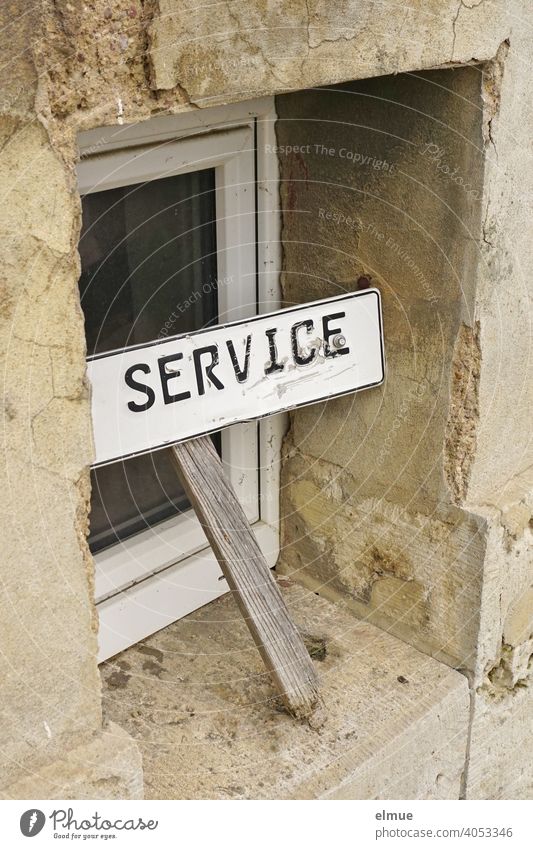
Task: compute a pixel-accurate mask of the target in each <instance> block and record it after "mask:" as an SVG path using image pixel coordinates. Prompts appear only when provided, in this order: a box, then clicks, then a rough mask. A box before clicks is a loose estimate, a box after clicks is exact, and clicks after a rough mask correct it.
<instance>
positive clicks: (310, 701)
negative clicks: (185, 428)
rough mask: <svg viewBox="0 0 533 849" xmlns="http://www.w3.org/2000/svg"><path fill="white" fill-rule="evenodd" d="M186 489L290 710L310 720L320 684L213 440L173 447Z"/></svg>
mask: <svg viewBox="0 0 533 849" xmlns="http://www.w3.org/2000/svg"><path fill="white" fill-rule="evenodd" d="M172 454H173V458H174V461H175V463H176V466H177V469H178V473H179V475H180V478H181V481H182V484H183V487H184V489H185V492H186V493H187V496H188V498H189V501H190V502H191V504H192V506H193V507H194V510H195V511H196V515H197V516H198V518H199V520H200V522H201V524H202V526H203V529H204V532H205V534H206V536H207V539H208V540H209V543H210V545H211V548H212V549H213V551H214V553H215V556H216V558H217V560H218V562H219V564H220V568H221V569H222V572H223V574H224V577H225V578H226V580H227V582H228V584H229V587H230V589H231V590H232V591H233V592H234V593H235V598H236V600H237V603H238V605H239V607H240V610H241V612H242V614H243V616H244V619H245V621H246V624H247V625H248V628H249V629H250V631H251V633H252V636H253V638H254V640H255V643H256V645H257V648H258V649H259V651H260V653H261V656H262V658H263V661H264V663H265V665H266V666H267V668H268V669H269V671H270V673H271V675H272V679H273V682H274V686H275V688H276V691H277V693H278V694H279V696H280V697H281V699H282V700H283V702H284V705H285V707H286V708H287V710H288V711H289V712H290V713H291V714H293V715H294V716H296V717H298V718H305V717H308V716H310V715H311V713H312V712H313V710H314V708H315V706H316V705H317V702H318V680H317V676H316V673H315V670H314V667H313V664H312V662H311V658H310V657H309V654H308V652H307V649H306V648H305V646H304V643H303V640H302V638H301V636H300V634H299V632H298V630H297V628H296V626H295V625H294V623H293V621H292V619H291V618H290V615H289V611H288V610H287V606H286V604H285V602H284V600H283V598H282V595H281V593H280V591H279V588H278V585H277V584H276V582H275V580H274V577H273V575H272V573H271V571H270V569H269V568H268V565H267V563H266V561H265V558H264V557H263V554H262V552H261V549H260V548H259V545H258V543H257V540H256V538H255V536H254V533H253V531H252V529H251V527H250V525H249V523H248V520H247V518H246V516H245V513H244V511H243V509H242V507H241V505H240V503H239V501H238V499H237V496H236V494H235V491H234V490H233V487H232V486H231V484H230V482H229V481H228V479H227V477H226V475H225V474H224V469H223V467H222V463H221V461H220V458H219V456H218V454H217V452H216V450H215V448H214V447H213V443H212V442H211V439H210V438H209V437H207V436H202V437H200V438H198V439H193V440H189V441H188V442H182V443H180V444H178V445H174V446H173V448H172Z"/></svg>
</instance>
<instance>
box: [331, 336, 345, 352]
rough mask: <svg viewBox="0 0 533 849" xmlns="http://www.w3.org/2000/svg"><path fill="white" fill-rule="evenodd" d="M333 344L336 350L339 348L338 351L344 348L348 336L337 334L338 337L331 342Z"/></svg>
mask: <svg viewBox="0 0 533 849" xmlns="http://www.w3.org/2000/svg"><path fill="white" fill-rule="evenodd" d="M331 344H332V345H333V347H334V348H337V350H338V349H339V348H344V346H345V345H346V336H343V335H342V333H337V335H336V336H334V337H333V339H332V340H331Z"/></svg>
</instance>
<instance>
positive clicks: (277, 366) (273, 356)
mask: <svg viewBox="0 0 533 849" xmlns="http://www.w3.org/2000/svg"><path fill="white" fill-rule="evenodd" d="M277 332H278V329H277V327H272V328H271V329H270V330H265V333H266V335H267V338H268V352H269V354H270V363H269V364H268V365H267V366H266V367H265V374H273V373H274V372H275V371H283V369H284V368H285V366H284V365H283V364H282V363H278V361H277V359H278V349H277V348H276V341H275V338H274V337H275V335H276V333H277Z"/></svg>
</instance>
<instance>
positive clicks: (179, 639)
mask: <svg viewBox="0 0 533 849" xmlns="http://www.w3.org/2000/svg"><path fill="white" fill-rule="evenodd" d="M281 584H282V587H283V592H284V595H285V598H286V600H287V603H288V605H289V608H290V610H291V612H292V615H293V616H294V619H295V621H296V622H297V624H298V625H299V627H301V629H302V631H304V632H307V634H310V635H312V639H311V641H310V644H311V645H312V646H313V649H312V651H314V652H315V657H316V658H317V660H316V666H317V670H318V672H319V675H320V679H321V692H322V695H323V700H324V716H325V723H324V725H322V727H321V728H310V727H309V726H308V725H304V724H300V723H297V722H296V721H295V720H293V719H291V718H290V717H289V716H287V715H286V714H283V713H280V712H278V711H276V710H275V705H274V704H273V702H272V690H271V687H270V682H269V678H268V675H267V674H266V672H265V670H264V667H263V666H262V664H261V661H260V659H259V656H258V654H257V652H256V649H255V647H254V646H253V643H252V641H251V639H250V636H249V634H248V632H247V629H246V626H245V624H244V622H243V621H242V618H241V616H240V614H239V613H238V610H237V608H236V606H235V604H234V601H233V599H232V598H231V596H230V595H228V596H226V597H225V598H221V599H219V600H217V601H215V602H214V603H212V604H209V605H207V606H206V607H204V608H202V610H197V611H196V612H195V613H193V614H192V615H190V616H187V617H186V618H184V619H182V620H180V621H179V622H176V623H174V624H173V625H171V626H170V627H168V628H165V630H163V631H160V632H159V633H158V634H155V635H153V636H152V637H150V638H148V639H146V640H145V641H144V642H142V643H140V644H138V645H136V646H132V647H131V648H130V649H128V650H127V651H126V652H123V653H122V654H121V655H119V656H118V657H116V658H114V659H113V660H112V661H109V662H108V663H106V664H104V665H103V667H102V674H103V681H104V704H105V708H106V712H107V715H108V716H109V718H110V719H112V720H113V721H115V722H117V723H118V724H120V725H121V726H122V727H123V728H125V729H127V730H128V731H129V733H130V734H131V735H132V736H133V737H134V738H135V739H136V740H137V742H138V743H139V745H140V748H141V750H142V752H143V765H144V774H145V788H146V796H147V798H159V799H191V798H192V799H196V798H208V799H219V798H220V799H225V798H247V799H256V798H274V799H290V798H293V799H294V798H297V799H309V798H339V799H342V798H352V799H353V798H355V799H372V798H377V799H397V798H402V799H457V798H459V793H460V780H461V773H462V770H463V767H464V762H465V751H466V740H467V728H468V715H469V696H468V683H467V680H466V678H464V677H463V676H462V675H460V674H459V673H458V672H456V671H454V670H452V669H450V668H449V667H446V666H444V665H443V664H441V663H439V662H438V661H435V660H434V659H432V658H430V657H428V656H426V655H423V654H421V653H420V652H418V651H416V650H415V649H413V648H412V647H410V646H408V645H407V644H405V643H402V642H400V641H399V640H397V639H396V638H395V637H392V636H391V635H390V634H387V633H385V632H384V631H381V630H379V629H378V628H376V627H374V626H371V625H368V624H367V623H365V622H362V621H358V620H356V619H354V618H353V617H352V616H351V615H350V614H348V613H346V612H344V611H343V610H342V609H341V608H340V607H338V606H336V605H333V604H331V603H330V602H328V601H326V600H324V599H322V598H319V597H318V596H316V595H314V594H313V593H310V592H309V591H308V590H305V589H304V588H302V587H299V586H298V585H296V584H290V583H289V582H287V581H286V580H284V579H283V580H282V581H281ZM319 658H322V659H319ZM132 705H134V706H135V710H134V711H132V709H131V707H132Z"/></svg>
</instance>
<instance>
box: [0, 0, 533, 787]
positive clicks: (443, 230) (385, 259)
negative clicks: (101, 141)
mask: <svg viewBox="0 0 533 849" xmlns="http://www.w3.org/2000/svg"><path fill="white" fill-rule="evenodd" d="M526 9H527V6H526V4H525V3H522V2H514V3H511V4H508V3H505V2H503V0H501V2H499V0H492V2H491V0H482V1H481V2H477V3H475V2H470V0H462V2H460V3H458V2H456V0H455V2H451V0H450V1H449V0H445V2H441V0H439V2H437V0H435V2H430V3H427V2H425V3H422V2H421V0H420V2H417V3H415V4H411V6H410V7H409V8H405V7H394V8H391V7H390V5H389V6H385V4H382V5H381V6H379V4H378V5H376V4H375V3H370V2H368V3H366V2H363V3H361V2H357V3H356V2H354V0H345V2H343V3H341V4H340V5H339V4H335V6H332V5H331V4H327V3H325V2H323V0H320V2H315V0H307V2H291V3H288V2H283V0H279V2H269V3H263V2H252V3H247V4H244V3H242V2H240V0H239V2H237V0H233V2H231V3H223V4H220V5H219V6H217V14H216V15H213V14H212V11H211V9H210V7H208V6H206V5H205V4H200V3H194V4H190V3H189V4H184V3H183V2H181V0H144V2H141V0H116V2H113V3H110V2H105V0H87V2H84V3H83V2H81V0H69V2H66V0H55V2H53V0H42V2H41V3H39V4H37V5H34V6H32V7H31V10H28V8H27V6H26V4H23V3H22V2H21V0H10V2H8V3H5V4H4V5H3V6H2V8H1V9H0V23H1V24H2V28H3V29H2V31H3V33H4V42H3V46H4V69H3V71H2V72H0V73H1V83H2V86H1V95H0V174H1V175H2V186H3V191H4V203H3V204H2V206H1V207H0V231H1V233H2V245H3V252H2V253H3V256H2V271H1V299H0V322H1V324H0V338H1V340H2V341H1V346H0V356H1V357H2V366H3V368H2V379H3V404H4V428H3V450H4V458H5V460H4V463H3V467H2V486H1V487H0V498H1V499H2V512H1V516H2V537H3V539H5V540H7V543H6V544H5V548H4V551H3V558H2V575H3V590H2V595H1V600H0V615H1V617H2V622H3V625H4V633H5V637H4V644H3V656H2V664H3V669H2V678H3V715H2V721H1V729H2V739H3V740H4V744H3V747H2V754H1V756H0V758H1V763H2V781H1V783H2V786H3V787H5V788H6V789H5V795H9V785H11V786H12V787H17V786H18V787H19V788H20V787H22V786H24V787H25V788H26V789H25V791H24V792H25V793H27V794H28V795H29V796H31V795H32V793H33V795H34V796H35V797H38V796H39V788H44V787H46V788H53V786H54V783H53V780H52V781H51V783H50V778H51V776H52V777H53V775H54V774H56V775H57V776H58V777H59V776H60V775H64V774H68V775H71V774H74V773H73V772H72V763H77V762H78V761H77V758H78V757H79V759H80V762H81V761H82V760H83V758H84V757H85V756H86V755H85V754H83V753H87V752H91V751H94V752H96V751H98V752H100V755H99V757H100V756H101V753H102V751H107V752H109V757H110V767H109V771H108V773H105V767H104V768H103V769H104V773H105V774H109V775H112V776H114V778H113V781H114V782H115V789H113V788H112V787H111V783H112V782H111V783H109V784H108V786H107V787H106V789H102V790H101V791H99V792H101V793H102V795H106V794H110V795H113V793H117V792H119V791H118V790H117V788H118V787H120V788H122V789H121V791H120V792H122V793H124V794H126V795H127V794H129V795H132V796H134V795H139V793H140V792H141V791H140V789H139V788H140V779H139V775H140V773H139V770H140V767H139V760H138V753H137V750H136V747H135V745H134V744H133V743H132V742H131V741H128V738H127V737H125V735H121V734H120V732H117V733H116V734H115V733H112V734H110V735H109V734H108V733H107V732H106V731H105V729H104V728H103V725H102V718H101V710H100V689H99V677H98V670H97V665H96V616H95V611H94V605H93V590H92V583H93V565H92V561H91V558H90V556H89V553H88V549H87V545H86V542H85V534H86V530H87V511H88V499H89V490H88V486H89V477H88V466H89V463H90V461H91V458H92V444H91V425H90V414H89V401H88V390H87V385H86V380H85V342H84V332H83V322H82V316H81V311H80V306H79V298H78V288H77V279H78V274H79V260H78V255H77V250H76V245H77V240H78V235H79V226H80V203H79V197H78V195H77V191H76V185H75V164H76V160H77V156H78V152H77V147H76V135H77V133H78V132H79V131H80V130H84V129H90V128H98V127H100V126H104V125H115V126H120V125H122V124H127V123H129V122H130V123H133V122H137V121H142V120H146V119H148V118H149V117H151V116H154V115H159V114H169V113H172V112H180V111H185V110H190V109H197V108H205V107H207V106H210V105H214V104H221V103H230V102H232V101H236V100H245V99H247V98H249V97H253V96H257V95H259V94H263V93H265V94H275V93H281V92H290V91H297V90H300V89H309V88H311V87H313V86H323V85H326V84H335V85H336V86H337V84H338V83H342V82H343V81H345V80H350V79H352V80H353V79H361V78H368V77H381V78H382V79H380V80H377V81H376V80H372V81H368V82H361V83H358V84H351V85H350V86H342V92H339V93H337V94H336V95H332V94H331V93H328V94H323V93H316V92H315V93H310V94H306V95H305V96H304V95H302V96H301V98H300V96H299V95H298V98H299V99H298V100H296V99H295V98H296V95H294V96H292V95H287V97H286V98H284V97H281V98H279V107H280V113H281V116H282V118H283V120H282V121H281V122H280V125H279V131H280V140H282V139H283V138H285V140H286V141H287V142H302V143H303V141H306V143H307V138H308V137H309V140H310V141H312V143H313V144H314V143H315V142H316V143H320V144H322V143H323V141H324V140H325V141H326V143H329V146H330V147H334V148H336V149H337V154H338V155H336V156H335V155H329V154H328V153H323V152H322V153H321V154H316V153H314V154H313V155H311V154H309V155H308V154H301V153H300V154H299V155H291V156H288V157H285V158H284V159H283V158H282V173H283V177H284V184H283V193H282V203H283V207H284V240H285V271H284V291H285V297H286V299H287V300H288V301H304V300H309V299H310V298H312V297H322V296H326V295H333V294H336V293H337V292H339V291H345V290H347V289H348V290H350V289H353V288H363V287H365V286H366V285H368V284H369V283H371V282H376V283H378V285H380V287H382V291H383V295H384V303H385V310H386V315H385V325H386V334H387V336H386V339H387V351H388V357H389V377H388V382H387V386H386V391H383V392H382V391H381V390H378V391H376V392H374V393H368V394H367V395H366V396H364V395H361V396H358V397H357V398H356V400H355V402H354V400H353V399H352V400H350V399H347V400H346V399H345V400H339V401H337V402H335V404H334V405H333V404H332V405H327V406H326V407H321V408H320V409H315V410H308V411H302V412H301V413H299V414H298V415H297V416H296V417H295V418H294V420H293V428H292V433H291V438H290V440H289V442H288V444H287V448H286V458H285V463H284V487H285V488H284V492H283V503H284V509H285V511H286V513H287V517H286V520H285V526H284V534H285V536H284V539H285V540H286V541H287V538H288V537H289V540H288V541H289V542H290V546H288V547H287V548H286V550H285V557H284V564H285V566H287V567H290V568H291V569H295V570H296V571H298V573H299V574H300V576H304V574H305V577H306V579H308V580H309V581H311V582H313V581H315V582H316V583H317V584H319V585H320V587H321V591H323V589H324V587H325V588H326V589H327V591H328V592H331V593H332V594H333V595H335V597H336V599H337V600H338V601H339V602H340V603H343V604H346V605H348V606H350V607H351V609H353V610H355V611H356V612H357V613H358V615H361V616H367V615H368V616H369V617H370V618H371V619H372V621H373V622H374V623H375V624H379V625H380V626H381V627H386V628H392V630H393V631H394V629H396V633H397V635H398V636H399V637H400V638H401V639H403V640H405V641H407V642H410V643H412V644H413V645H415V646H416V647H418V648H421V649H422V650H423V651H426V652H428V653H430V654H433V655H435V656H436V657H438V658H439V659H441V660H443V661H444V662H446V663H450V664H452V665H457V666H460V667H461V668H464V669H465V670H466V671H468V673H469V675H470V680H471V682H472V687H473V690H472V692H473V699H474V702H473V717H474V723H473V726H472V730H471V742H470V756H469V762H470V765H469V776H470V778H469V781H470V785H469V786H468V783H467V791H466V792H467V794H468V793H469V794H470V795H472V796H475V795H476V794H477V795H482V794H483V793H486V794H488V795H494V796H498V794H499V795H505V793H506V792H511V791H510V790H509V788H514V791H515V792H516V793H519V792H520V793H523V792H525V791H524V789H523V788H524V787H526V784H527V781H528V780H529V779H528V776H527V774H526V768H525V766H524V765H523V763H522V762H521V761H520V759H519V758H518V759H517V758H516V757H515V756H514V755H513V754H512V753H510V749H509V747H506V742H505V741H506V735H507V730H509V729H510V730H511V732H512V737H513V740H514V741H515V742H516V745H517V746H518V745H519V744H520V745H521V746H522V750H523V751H524V753H525V752H526V748H525V747H524V746H523V739H524V736H525V730H524V729H525V727H526V721H527V707H526V705H527V700H528V699H529V698H530V694H531V688H530V687H529V685H528V686H527V687H526V686H523V685H522V683H520V682H524V681H526V682H528V681H529V677H528V676H529V671H530V670H529V659H528V645H529V639H530V632H529V631H528V626H527V625H524V626H522V624H521V623H522V622H523V621H525V620H527V616H528V613H527V611H528V610H529V604H530V596H529V595H528V587H529V586H530V585H531V554H530V540H531V530H530V525H529V522H530V517H531V499H530V495H529V493H530V492H531V478H530V475H529V473H528V469H529V468H530V467H531V465H532V460H531V457H530V456H529V454H528V445H527V441H526V434H527V433H528V429H529V428H528V415H529V413H528V405H529V402H530V400H531V399H530V396H528V395H527V392H526V387H527V386H528V379H527V374H526V366H527V364H528V363H529V359H530V356H529V347H528V346H529V336H528V333H526V332H525V328H526V327H528V324H527V319H526V316H527V310H528V307H529V298H530V293H529V292H528V289H527V283H528V280H529V279H530V276H531V275H530V274H529V269H530V268H531V259H532V257H531V250H532V249H531V244H532V240H531V238H530V233H529V232H528V230H527V227H525V226H524V220H525V208H524V202H523V199H524V197H526V198H529V201H528V202H529V203H530V199H531V196H532V194H533V186H532V184H531V181H532V180H533V176H532V174H533V172H532V170H531V168H528V165H527V163H528V161H529V160H528V157H529V156H530V148H529V144H530V142H529V138H530V135H531V132H530V131H531V124H532V120H531V112H530V109H531V107H530V105H529V100H528V89H527V86H526V85H525V83H524V82H523V78H524V73H523V69H524V62H525V63H526V65H527V62H528V61H530V48H529V45H528V43H527V38H526V36H527V27H528V26H529V25H530V21H529V22H528V20H527V19H526ZM489 60H492V61H490V62H489ZM480 61H484V62H485V64H484V65H483V70H482V72H481V70H480V67H481V66H480V65H479V64H478V63H479V62H480ZM461 64H469V65H474V67H471V68H467V69H458V70H457V71H455V70H451V68H454V67H455V66H458V65H461ZM437 66H441V67H442V68H443V69H444V68H445V69H447V70H441V71H437V72H435V71H433V72H431V73H426V74H417V75H414V76H413V75H411V74H409V75H405V76H402V77H396V78H394V77H387V76H386V75H390V74H398V73H399V72H413V71H420V70H424V69H429V68H435V67H437ZM338 87H339V88H340V86H338ZM291 98H292V99H291ZM289 104H290V107H291V109H292V110H293V114H295V110H296V111H297V110H298V108H300V105H304V106H305V105H306V104H307V107H308V108H309V109H313V108H316V109H317V110H318V112H319V113H320V115H321V117H324V115H325V114H327V113H328V110H329V112H330V113H331V114H332V115H333V116H334V117H335V116H336V118H339V119H340V120H341V121H342V122H343V127H342V128H340V129H339V127H337V128H336V129H332V126H333V125H328V128H327V129H324V126H322V128H320V127H319V126H318V125H317V124H313V125H312V126H311V125H310V124H309V123H308V124H307V125H306V124H305V122H304V123H303V124H302V123H301V122H296V123H295V122H292V123H291V121H290V114H289V111H288V106H289ZM421 105H422V106H423V108H422V109H420V106H421ZM307 107H306V108H307ZM347 114H352V115H353V118H352V120H351V123H350V122H347V120H346V116H347ZM304 117H305V109H304ZM441 120H443V121H444V122H445V124H447V125H448V127H449V128H451V129H448V130H446V128H444V127H442V126H440V125H439V121H441ZM380 122H381V124H380ZM363 125H365V126H366V127H367V129H365V127H364V126H363ZM302 127H303V128H304V129H303V130H302ZM380 127H381V129H385V130H386V132H385V133H380V132H378V130H379V128H380ZM455 129H456V130H457V131H456V132H455V131H454V130H455ZM395 134H396V135H395ZM328 139H329V142H328ZM432 145H433V146H435V145H436V146H437V147H438V148H439V150H442V149H444V151H445V153H444V155H441V154H440V153H439V151H438V150H437V151H436V150H435V149H434V147H432ZM340 147H345V148H346V149H349V150H352V151H355V152H358V153H360V154H361V156H362V157H363V158H364V157H366V160H365V161H363V159H361V160H357V161H355V160H354V161H353V162H351V163H349V162H348V161H347V160H344V161H342V162H341V158H340V154H339V150H340ZM371 159H373V160H374V164H372V165H370V164H369V163H370V160H371ZM375 162H381V164H380V165H379V166H376V165H375ZM384 162H386V163H387V167H386V166H385V164H383V163H384ZM444 165H449V166H450V168H449V170H448V172H445V171H444V167H443V166H444ZM456 167H457V169H458V170H457V171H456V172H455V178H452V177H450V172H452V171H453V169H454V168H456ZM400 171H401V172H402V173H400ZM457 177H461V179H462V182H461V183H459V181H458V179H456V178H457ZM340 183H342V185H340ZM432 193H433V196H432ZM436 199H437V200H436ZM387 203H388V204H389V205H388V208H386V206H387ZM319 209H324V210H325V212H324V217H322V216H321V215H320V213H319ZM328 210H329V211H330V212H332V211H333V212H335V210H336V211H337V212H338V213H340V214H343V215H344V217H345V219H350V221H349V222H347V220H344V221H343V222H340V219H339V218H337V219H335V218H332V217H331V216H330V217H327V211H328ZM310 213H312V214H310ZM409 216H410V217H409ZM421 221H422V222H423V223H424V228H423V232H421V230H420V227H419V226H418V225H417V222H421ZM371 225H373V229H372V226H371ZM381 234H383V236H381ZM293 242H298V243H300V247H299V246H298V244H294V243H293ZM325 245H327V246H328V250H327V251H326V249H325V248H324V246H325ZM302 246H303V247H302ZM415 354H416V356H415ZM465 369H466V372H467V374H465ZM356 548H357V551H358V553H357V556H355V555H354V551H355V549H356ZM517 611H518V612H517ZM524 611H525V612H524ZM513 682H514V683H513ZM491 688H496V689H497V698H496V697H495V696H494V693H493V692H492V690H491ZM506 729H507V730H506ZM106 735H107V736H106ZM114 741H115V742H116V750H115V751H114ZM69 752H71V753H72V752H73V753H76V752H78V753H80V754H79V755H76V754H74V755H72V757H71V758H70V760H69V757H70V755H69V756H68V757H67V754H68V753H69ZM524 757H525V755H524ZM489 758H491V759H492V763H493V764H494V763H495V764H497V768H495V769H493V770H492V775H493V778H492V779H491V780H488V779H487V777H486V775H485V769H484V764H486V762H487V759H489ZM65 764H66V766H65ZM69 764H70V766H69ZM55 765H56V766H55ZM65 770H66V772H65ZM75 780H76V786H77V787H78V788H79V789H78V791H77V792H79V793H80V795H82V794H83V793H84V792H86V793H89V794H90V793H94V788H95V787H97V786H99V785H98V778H97V777H96V778H95V776H94V775H89V774H88V775H87V782H86V786H85V789H84V784H83V782H84V778H83V770H81V772H80V771H79V770H78V772H76V779H75ZM95 782H96V783H95ZM57 786H61V787H62V788H63V795H64V788H65V785H64V783H63V784H62V785H61V783H60V782H59V781H58V784H57ZM34 791H35V792H34ZM47 792H50V793H53V792H54V791H53V789H49V790H47ZM57 792H59V791H57Z"/></svg>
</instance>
